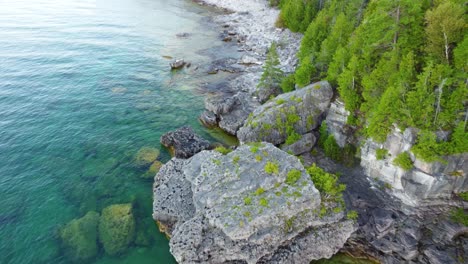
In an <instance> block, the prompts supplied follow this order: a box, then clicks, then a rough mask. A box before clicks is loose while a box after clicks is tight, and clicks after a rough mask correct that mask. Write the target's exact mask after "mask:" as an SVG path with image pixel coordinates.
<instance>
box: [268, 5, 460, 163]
mask: <svg viewBox="0 0 468 264" xmlns="http://www.w3.org/2000/svg"><path fill="white" fill-rule="evenodd" d="M270 3H271V4H272V5H278V7H279V8H280V9H281V13H280V16H279V18H278V20H279V21H278V23H277V25H284V26H286V27H288V28H289V29H290V30H292V31H295V32H302V33H303V34H304V37H303V39H302V43H301V48H300V51H299V53H298V59H299V65H298V67H297V69H296V72H295V74H294V78H293V79H294V82H295V84H296V85H297V86H298V87H303V86H306V85H307V84H309V83H311V82H313V81H316V80H322V79H326V80H328V81H329V82H330V83H331V84H332V85H333V86H334V87H336V89H337V92H338V94H339V97H340V98H341V100H342V101H343V102H344V103H345V107H346V109H347V110H348V111H349V112H350V113H351V115H350V116H349V118H348V123H349V125H352V126H354V127H356V128H357V130H358V131H360V132H361V133H363V134H364V135H367V136H369V137H371V138H373V139H374V140H375V141H377V142H383V141H385V139H386V137H387V135H388V133H390V131H391V130H392V129H393V126H394V125H397V126H398V127H399V128H400V129H405V128H407V127H416V128H418V129H419V130H420V131H421V132H420V140H419V142H420V144H423V143H424V144H432V145H431V146H429V147H428V146H419V148H418V147H417V148H416V150H417V151H416V152H419V153H423V151H421V149H428V148H429V149H437V154H438V155H446V154H453V153H460V152H467V151H468V149H467V141H468V134H467V133H466V123H467V116H468V107H467V104H468V100H467V99H468V86H467V84H468V76H467V70H468V54H467V53H468V34H467V15H466V13H467V8H466V7H467V5H466V4H465V1H464V0H421V1H414V0H370V1H369V0H281V1H270ZM288 78H289V80H288V81H289V82H291V79H292V76H289V77H288ZM439 131H449V132H452V131H454V133H452V134H451V139H450V140H445V141H444V142H442V141H439V139H438V138H437V137H436V136H435V134H436V132H439ZM455 142H458V143H456V144H455ZM422 156H424V157H426V158H425V159H426V160H431V159H434V157H427V156H428V155H427V153H426V154H425V155H422Z"/></svg>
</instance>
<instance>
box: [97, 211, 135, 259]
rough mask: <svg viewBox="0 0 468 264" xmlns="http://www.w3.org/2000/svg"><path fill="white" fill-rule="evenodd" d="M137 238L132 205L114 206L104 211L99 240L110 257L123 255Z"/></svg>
mask: <svg viewBox="0 0 468 264" xmlns="http://www.w3.org/2000/svg"><path fill="white" fill-rule="evenodd" d="M134 237H135V219H134V217H133V212H132V205H131V204H114V205H111V206H108V207H106V208H104V210H102V215H101V219H100V221H99V240H100V241H101V243H102V245H103V247H104V250H105V251H106V253H107V254H109V255H118V254H121V253H123V252H124V251H125V250H126V249H127V247H128V246H129V245H130V243H132V241H133V239H134Z"/></svg>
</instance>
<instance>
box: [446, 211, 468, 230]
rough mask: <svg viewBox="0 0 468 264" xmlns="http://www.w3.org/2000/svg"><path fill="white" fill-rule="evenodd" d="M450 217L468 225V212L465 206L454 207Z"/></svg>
mask: <svg viewBox="0 0 468 264" xmlns="http://www.w3.org/2000/svg"><path fill="white" fill-rule="evenodd" d="M450 218H452V220H453V221H454V222H456V223H460V224H462V225H464V226H468V213H467V212H466V211H465V210H463V208H457V209H453V210H452V211H451V213H450Z"/></svg>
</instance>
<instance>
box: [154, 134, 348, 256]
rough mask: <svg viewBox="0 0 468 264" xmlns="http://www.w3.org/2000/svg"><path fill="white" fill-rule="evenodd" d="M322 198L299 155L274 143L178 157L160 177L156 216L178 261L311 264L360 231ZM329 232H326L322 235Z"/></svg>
mask: <svg viewBox="0 0 468 264" xmlns="http://www.w3.org/2000/svg"><path fill="white" fill-rule="evenodd" d="M320 207H321V197H320V193H319V191H318V190H317V189H316V188H315V186H314V183H313V182H312V180H311V178H310V176H309V175H308V174H307V172H306V171H305V169H304V167H303V165H302V164H301V163H300V161H299V159H297V158H296V157H295V156H292V155H289V154H287V153H286V152H284V151H282V150H280V149H278V148H276V147H275V146H273V145H272V144H269V143H255V144H250V145H247V144H244V145H241V146H240V147H238V148H237V149H236V150H234V151H232V152H230V153H228V154H226V155H223V154H221V153H219V152H216V151H202V152H200V153H198V154H196V155H194V156H193V157H192V158H190V159H188V160H181V159H176V158H174V159H172V160H171V161H170V162H168V163H167V164H166V165H164V166H163V167H162V168H161V170H160V172H159V173H158V174H157V175H156V178H155V185H154V202H153V217H154V219H155V220H156V221H158V222H162V224H163V225H164V226H169V227H170V228H166V229H164V231H166V232H167V233H168V235H169V236H171V240H170V247H171V252H172V254H173V255H174V257H175V258H176V260H177V262H178V263H309V262H310V261H311V260H313V259H320V258H329V257H331V256H332V255H333V254H335V253H336V252H337V251H338V250H339V249H340V248H341V247H342V246H343V244H344V243H345V242H346V240H347V238H348V237H349V236H350V234H351V233H352V232H354V227H353V222H352V221H349V220H343V216H344V214H343V213H342V212H340V213H336V214H331V215H327V216H323V217H320V216H319V213H318V212H319V211H320ZM322 231H323V232H322Z"/></svg>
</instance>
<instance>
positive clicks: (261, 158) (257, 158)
mask: <svg viewBox="0 0 468 264" xmlns="http://www.w3.org/2000/svg"><path fill="white" fill-rule="evenodd" d="M255 160H256V161H257V162H260V161H262V160H263V157H262V156H260V155H257V156H255Z"/></svg>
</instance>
